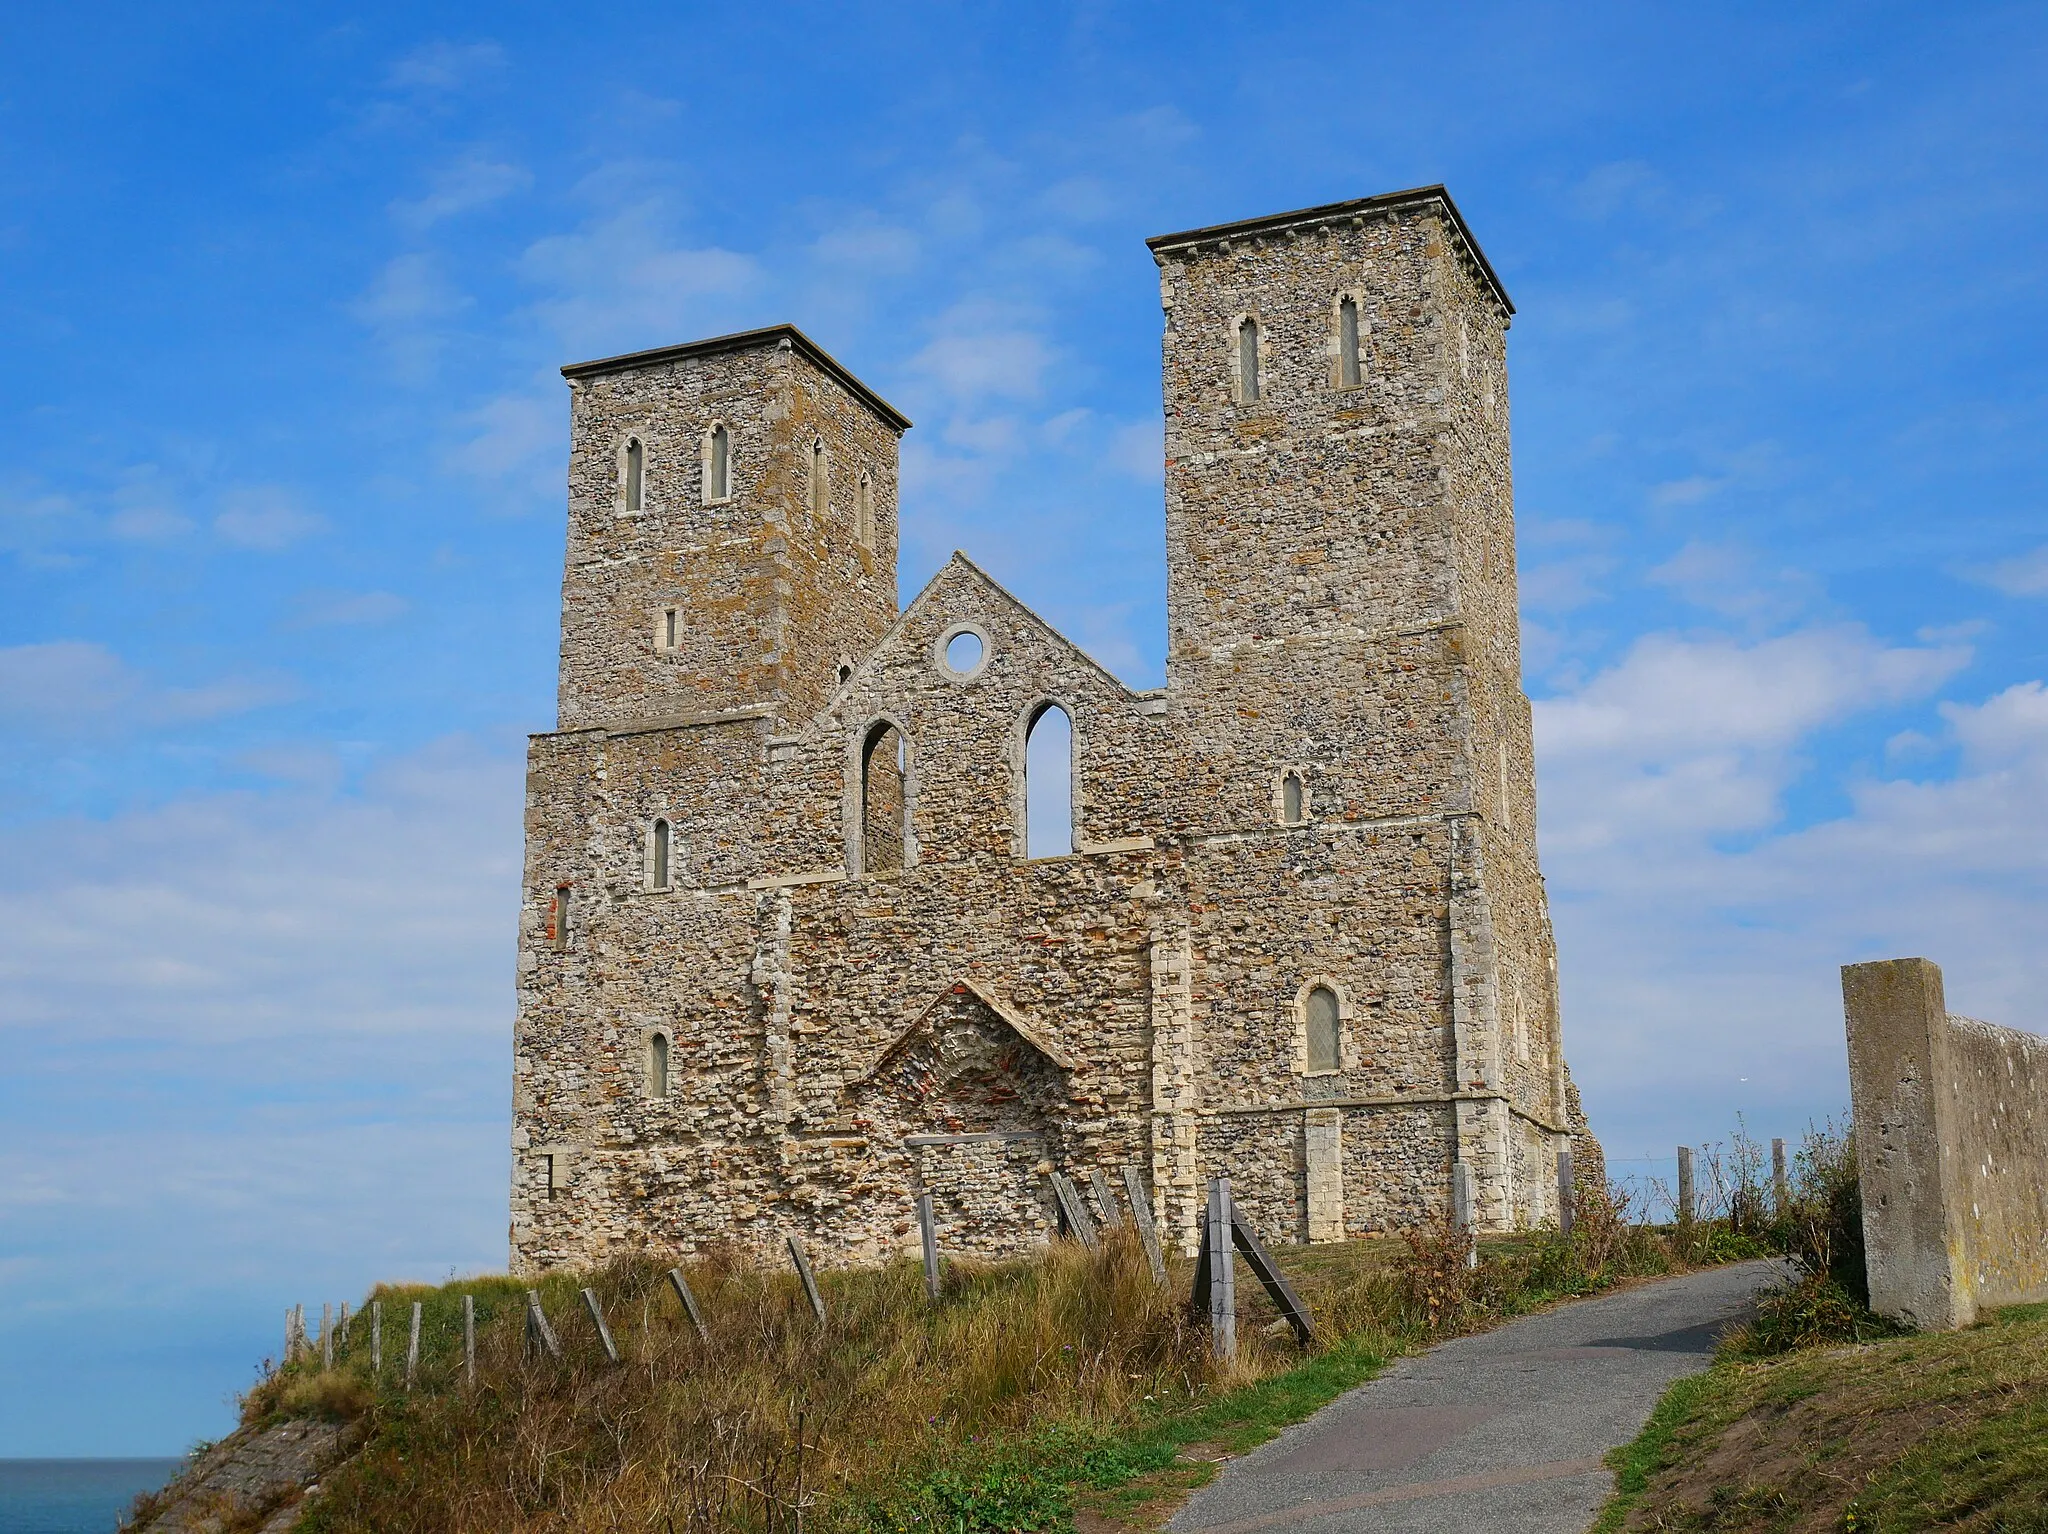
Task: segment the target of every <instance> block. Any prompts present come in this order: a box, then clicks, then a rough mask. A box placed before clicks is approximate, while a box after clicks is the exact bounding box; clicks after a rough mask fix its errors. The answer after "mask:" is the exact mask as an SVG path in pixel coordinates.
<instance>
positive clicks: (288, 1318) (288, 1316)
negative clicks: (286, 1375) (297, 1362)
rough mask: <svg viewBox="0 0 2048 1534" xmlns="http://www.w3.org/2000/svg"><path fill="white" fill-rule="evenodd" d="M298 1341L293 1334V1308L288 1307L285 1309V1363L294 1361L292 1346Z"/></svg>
mask: <svg viewBox="0 0 2048 1534" xmlns="http://www.w3.org/2000/svg"><path fill="white" fill-rule="evenodd" d="M297 1340H298V1339H297V1338H296V1337H295V1336H294V1335H293V1334H292V1308H291V1306H289V1305H287V1306H285V1308H284V1361H285V1362H286V1363H287V1364H289V1363H290V1362H291V1361H292V1344H293V1343H294V1342H296V1341H297Z"/></svg>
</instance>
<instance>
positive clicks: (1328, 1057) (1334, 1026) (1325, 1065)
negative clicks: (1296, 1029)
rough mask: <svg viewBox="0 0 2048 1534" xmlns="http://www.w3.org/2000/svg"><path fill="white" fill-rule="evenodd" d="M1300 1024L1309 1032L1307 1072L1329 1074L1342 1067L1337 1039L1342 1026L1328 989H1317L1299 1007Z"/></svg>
mask: <svg viewBox="0 0 2048 1534" xmlns="http://www.w3.org/2000/svg"><path fill="white" fill-rule="evenodd" d="M1302 1013H1303V1017H1302V1021H1303V1022H1304V1023H1305V1024H1306V1025H1307V1031H1308V1072H1309V1074H1310V1075H1312V1076H1313V1075H1315V1074H1317V1073H1319V1072H1321V1073H1328V1072H1330V1071H1334V1070H1337V1069H1339V1068H1341V1066H1342V1065H1343V1046H1342V1039H1341V1037H1340V1030H1341V1028H1342V1024H1341V1022H1340V1021H1339V1018H1338V1013H1337V993H1336V992H1335V991H1333V990H1331V989H1330V988H1329V987H1328V986H1327V985H1319V986H1316V987H1315V988H1314V989H1313V990H1311V991H1310V992H1309V993H1308V1000H1307V1001H1306V1002H1305V1003H1304V1004H1303V1006H1302Z"/></svg>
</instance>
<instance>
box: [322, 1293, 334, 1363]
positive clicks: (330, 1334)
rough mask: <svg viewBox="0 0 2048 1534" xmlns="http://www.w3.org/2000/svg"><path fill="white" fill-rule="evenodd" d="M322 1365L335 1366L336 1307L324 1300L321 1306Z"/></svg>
mask: <svg viewBox="0 0 2048 1534" xmlns="http://www.w3.org/2000/svg"><path fill="white" fill-rule="evenodd" d="M320 1367H321V1368H323V1369H332V1368H333V1367H334V1307H333V1306H332V1305H331V1304H328V1303H326V1302H324V1301H323V1302H322V1304H321V1306H320Z"/></svg>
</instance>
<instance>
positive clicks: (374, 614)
mask: <svg viewBox="0 0 2048 1534" xmlns="http://www.w3.org/2000/svg"><path fill="white" fill-rule="evenodd" d="M411 606H412V604H411V603H409V602H407V601H406V599H405V598H404V597H402V596H399V595H397V594H396V593H394V592H389V591H358V592H348V591H307V592H302V593H300V595H299V597H298V598H297V600H296V601H295V602H294V603H293V607H294V608H295V610H296V612H295V619H294V621H295V622H297V623H298V624H300V625H301V626H303V627H306V628H326V627H330V626H341V625H351V626H352V625H357V624H363V625H369V624H379V623H391V622H394V621H396V620H397V619H399V618H402V617H404V616H405V614H406V613H407V611H408V610H410V608H411Z"/></svg>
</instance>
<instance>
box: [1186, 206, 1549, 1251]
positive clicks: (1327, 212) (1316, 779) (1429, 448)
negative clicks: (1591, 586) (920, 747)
mask: <svg viewBox="0 0 2048 1534" xmlns="http://www.w3.org/2000/svg"><path fill="white" fill-rule="evenodd" d="M1148 243H1149V244H1150V246H1151V249H1152V252H1153V255H1154V258H1155V260H1157V261H1158V263H1159V266H1160V269H1161V301H1162V303H1163V305H1164V307H1165V310H1166V328H1165V342H1164V372H1165V411H1166V539H1167V624H1168V641H1167V643H1168V650H1167V676H1168V692H1169V694H1170V696H1171V697H1172V698H1173V700H1174V705H1175V709H1176V712H1177V713H1178V714H1180V715H1181V716H1182V717H1183V718H1185V719H1186V721H1187V723H1188V724H1189V726H1190V727H1191V733H1192V739H1193V740H1194V742H1195V743H1196V744H1197V746H1198V749H1199V750H1200V752H1201V758H1200V769H1199V770H1200V771H1201V773H1202V775H1203V778H1204V779H1205V780H1206V782H1205V786H1204V791H1203V792H1200V793H1198V794H1196V795H1195V796H1194V797H1193V798H1192V799H1191V801H1190V804H1191V806H1192V807H1193V809H1194V812H1195V814H1197V815H1198V816H1204V817H1213V818H1214V821H1215V825H1214V826H1213V827H1209V826H1198V827H1196V828H1195V829H1204V830H1222V829H1224V828H1225V827H1227V826H1229V825H1233V824H1245V823H1249V822H1250V821H1252V820H1254V819H1255V818H1257V817H1258V816H1260V815H1261V814H1264V815H1266V816H1268V817H1269V818H1270V816H1271V815H1272V813H1273V812H1274V809H1275V808H1281V809H1282V810H1283V813H1284V807H1281V806H1277V804H1276V805H1272V806H1269V805H1267V804H1265V803H1262V802H1261V801H1260V797H1259V796H1260V795H1261V794H1262V793H1272V794H1273V795H1275V797H1276V800H1277V797H1278V796H1279V795H1281V794H1282V793H1285V792H1290V791H1292V790H1289V789H1288V788H1287V786H1286V780H1287V779H1288V777H1290V776H1294V777H1295V778H1296V781H1297V782H1298V783H1299V784H1300V788H1299V790H1298V791H1299V792H1300V793H1301V794H1302V795H1303V796H1304V798H1305V805H1304V813H1305V814H1306V815H1308V816H1311V817H1314V818H1320V819H1323V820H1326V821H1351V822H1366V823H1378V822H1384V823H1387V824H1389V825H1394V824H1403V823H1410V824H1413V825H1416V826H1418V827H1426V828H1428V831H1429V833H1430V834H1431V835H1432V836H1434V835H1436V834H1441V835H1443V836H1444V837H1445V838H1447V843H1448V844H1447V845H1446V846H1445V847H1443V848H1442V849H1441V853H1442V857H1443V861H1444V864H1445V866H1446V867H1447V868H1448V870H1449V872H1448V876H1447V877H1448V883H1449V888H1448V890H1447V892H1446V894H1447V901H1446V909H1447V911H1448V916H1447V918H1446V919H1447V922H1448V926H1449V931H1448V933H1447V940H1448V943H1447V946H1448V950H1449V955H1450V966H1451V970H1452V973H1451V975H1450V977H1449V981H1448V983H1449V989H1450V996H1449V998H1448V999H1449V1003H1450V1005H1449V1007H1448V1009H1447V1010H1448V1011H1449V1012H1450V1014H1451V1016H1452V1019H1453V1024H1452V1033H1453V1038H1452V1040H1451V1042H1452V1045H1453V1048H1452V1050H1451V1051H1449V1055H1450V1057H1451V1059H1452V1060H1453V1062H1454V1064H1453V1079H1452V1080H1451V1081H1449V1082H1446V1083H1445V1085H1446V1086H1447V1087H1448V1088H1449V1089H1450V1090H1451V1091H1452V1093H1453V1094H1471V1098H1470V1100H1469V1101H1461V1102H1460V1103H1459V1106H1458V1110H1457V1111H1458V1117H1459V1126H1458V1140H1459V1149H1458V1159H1459V1161H1460V1162H1461V1163H1463V1164H1464V1165H1465V1171H1464V1173H1462V1174H1461V1175H1462V1176H1465V1177H1467V1178H1469V1179H1470V1185H1471V1187H1472V1190H1473V1197H1474V1199H1475V1201H1476V1205H1477V1208H1476V1212H1477V1213H1478V1214H1479V1215H1480V1216H1481V1218H1482V1219H1484V1220H1486V1221H1487V1223H1497V1224H1505V1223H1507V1222H1508V1221H1509V1218H1510V1214H1509V1211H1510V1210H1511V1209H1512V1208H1514V1207H1516V1206H1521V1207H1527V1203H1528V1196H1529V1195H1530V1193H1531V1192H1532V1191H1533V1190H1531V1189H1530V1188H1529V1187H1528V1186H1527V1185H1526V1183H1524V1184H1523V1185H1522V1186H1520V1187H1518V1186H1517V1184H1518V1181H1519V1180H1520V1179H1519V1178H1518V1176H1517V1172H1516V1168H1517V1166H1518V1165H1519V1166H1523V1167H1533V1166H1535V1165H1537V1164H1538V1163H1540V1162H1541V1160H1542V1159H1543V1158H1542V1156H1541V1155H1540V1154H1539V1153H1538V1150H1539V1148H1537V1147H1534V1146H1533V1145H1532V1146H1531V1147H1524V1148H1522V1149H1520V1150H1518V1149H1517V1148H1516V1146H1515V1144H1514V1141H1515V1139H1516V1136H1517V1135H1518V1133H1520V1131H1518V1130H1517V1129H1516V1127H1515V1123H1514V1120H1513V1115H1512V1114H1511V1112H1510V1104H1511V1103H1513V1102H1514V1101H1516V1100H1521V1101H1529V1100H1531V1099H1532V1098H1533V1099H1534V1100H1535V1101H1536V1102H1539V1103H1541V1105H1542V1107H1543V1109H1545V1110H1547V1117H1548V1118H1549V1120H1550V1122H1552V1123H1554V1124H1562V1123H1564V1122H1565V1121H1566V1119H1567V1116H1568V1115H1567V1110H1566V1092H1567V1085H1566V1078H1565V1074H1564V1062H1563V1053H1562V1050H1561V1048H1560V1047H1559V1044H1558V1038H1557V1031H1558V1030H1557V1008H1556V995H1555V971H1556V966H1555V963H1554V960H1553V951H1554V950H1553V946H1552V942H1551V935H1550V925H1549V919H1548V915H1547V907H1546V904H1545V901H1544V896H1543V889H1542V882H1541V879H1540V877H1539V875H1538V873H1537V869H1536V848H1535V839H1534V829H1535V773H1534V756H1533V750H1532V744H1531V736H1530V716H1529V704H1528V699H1527V698H1526V697H1525V696H1524V694H1523V692H1522V687H1521V655H1520V639H1519V628H1518V623H1517V617H1516V586H1515V563H1514V558H1515V554H1514V516H1513V495H1512V485H1511V478H1510V467H1509V452H1508V405H1507V374H1506V361H1505V356H1506V349H1505V340H1506V331H1507V328H1508V324H1509V322H1510V318H1511V316H1512V315H1513V313H1514V309H1513V306H1512V304H1510V302H1509V301H1508V298H1507V295H1506V293H1505V292H1504V291H1503V289H1502V287H1501V285H1500V282H1499V280H1498V279H1497V278H1496V276H1495V274H1494V272H1493V269H1492V267H1491V266H1490V265H1489V264H1488V262H1487V260H1486V257H1485V256H1484V255H1483V254H1482V253H1481V251H1480V249H1479V247H1478V245H1477V243H1476V242H1475V241H1474V240H1473V239H1472V237H1471V235H1470V233H1469V231H1468V230H1467V229H1466V226H1465V223H1464V220H1463V219H1462V217H1461V216H1460V215H1459V213H1458V211H1457V208H1456V206H1455V205H1454V204H1453V203H1452V202H1451V200H1450V197H1449V196H1448V194H1446V193H1445V192H1444V190H1443V189H1442V188H1441V187H1427V188H1421V189H1418V190H1415V191H1410V192H1397V193H1391V194H1387V195H1383V196H1378V197H1370V198H1363V199H1360V200H1357V201H1354V202H1345V203H1337V204H1333V205H1330V206H1326V207H1319V208H1309V209H1303V210H1301V211H1299V212H1295V213H1287V214H1281V215H1277V216H1274V217H1268V218H1260V219H1251V220H1246V221H1244V222H1241V223H1234V224H1227V225H1219V226H1216V227H1212V228H1207V229H1197V230H1190V231H1187V232H1184V233H1181V234H1172V235H1164V236H1161V237H1159V238H1157V239H1154V240H1151V241H1149V242H1148ZM1247 763H1258V764H1260V765H1262V766H1264V767H1265V768H1266V772H1265V773H1264V774H1262V775H1258V776H1253V775H1251V774H1247V773H1246V772H1245V771H1244V766H1245V764H1247ZM1347 898H1350V897H1348V896H1347ZM1356 898H1360V899H1363V898H1366V892H1365V891H1359V892H1356ZM1511 1078H1515V1079H1511ZM1529 1175H1533V1173H1526V1172H1525V1173H1523V1174H1522V1176H1525V1177H1526V1176H1529Z"/></svg>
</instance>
